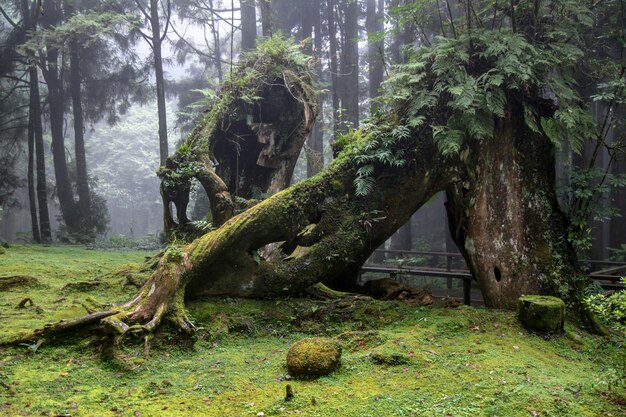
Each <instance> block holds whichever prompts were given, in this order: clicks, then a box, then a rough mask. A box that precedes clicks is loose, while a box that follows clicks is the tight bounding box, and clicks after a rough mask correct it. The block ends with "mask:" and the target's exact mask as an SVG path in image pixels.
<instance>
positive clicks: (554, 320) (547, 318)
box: [517, 295, 565, 333]
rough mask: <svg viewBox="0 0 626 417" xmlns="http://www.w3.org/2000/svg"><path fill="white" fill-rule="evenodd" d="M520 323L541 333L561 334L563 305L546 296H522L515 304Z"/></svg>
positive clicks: (563, 314)
mask: <svg viewBox="0 0 626 417" xmlns="http://www.w3.org/2000/svg"><path fill="white" fill-rule="evenodd" d="M517 314H518V318H519V320H520V322H521V323H522V324H523V325H524V326H526V327H527V328H529V329H531V330H535V331H538V332H542V333H561V332H562V331H563V325H564V323H565V303H564V302H563V300H561V299H560V298H557V297H552V296H547V295H523V296H521V297H520V298H519V300H518V304H517Z"/></svg>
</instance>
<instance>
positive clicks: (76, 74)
mask: <svg viewBox="0 0 626 417" xmlns="http://www.w3.org/2000/svg"><path fill="white" fill-rule="evenodd" d="M79 48H80V45H79V44H78V41H76V40H73V41H71V42H70V91H71V94H72V111H73V115H74V152H75V158H76V190H77V192H78V213H79V215H80V223H81V228H82V230H83V231H84V232H87V233H89V232H91V231H92V224H93V222H92V220H91V196H90V194H89V179H88V175H87V156H86V152H85V126H84V121H83V106H82V103H81V74H80V56H79Z"/></svg>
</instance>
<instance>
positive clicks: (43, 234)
mask: <svg viewBox="0 0 626 417" xmlns="http://www.w3.org/2000/svg"><path fill="white" fill-rule="evenodd" d="M29 3H30V2H29V1H27V0H22V3H21V8H22V14H23V16H24V24H25V26H26V28H27V30H29V31H31V32H32V33H34V32H35V30H36V29H37V24H38V20H39V7H40V5H41V2H40V1H35V2H33V4H32V7H31V6H29ZM31 59H32V62H30V63H29V67H28V78H29V118H28V130H29V132H28V148H29V149H28V154H29V155H28V165H29V168H28V176H29V178H28V183H29V199H30V205H31V219H32V220H35V222H36V219H37V213H36V212H35V213H33V212H32V209H33V207H34V206H36V205H38V206H39V222H38V223H37V224H35V223H33V237H34V239H35V241H37V242H49V241H51V240H52V234H51V231H50V216H49V215H48V193H47V188H46V162H45V157H44V149H43V128H42V125H41V97H40V94H39V72H38V70H37V64H36V58H35V57H34V56H33V57H31ZM33 151H34V153H35V160H36V161H35V162H33V160H32V158H33V156H32V153H33ZM33 164H36V171H37V192H36V195H37V197H36V199H37V204H36V203H35V198H34V196H33V195H32V194H33V192H34V190H31V188H33V187H34V186H33V185H32V184H33V182H34V179H33V178H32V176H33V173H32V172H33Z"/></svg>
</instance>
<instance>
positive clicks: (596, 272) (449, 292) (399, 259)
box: [360, 250, 626, 305]
mask: <svg viewBox="0 0 626 417" xmlns="http://www.w3.org/2000/svg"><path fill="white" fill-rule="evenodd" d="M374 253H375V254H378V255H383V256H384V255H386V254H391V255H393V256H394V258H392V260H393V261H394V262H395V264H379V263H373V262H368V263H366V264H364V265H363V266H362V267H361V277H360V281H364V278H365V277H363V274H385V275H389V277H390V278H392V279H396V280H402V281H405V279H404V278H403V277H405V276H409V277H410V276H414V277H432V278H445V279H446V281H445V286H433V288H432V290H433V295H434V296H435V297H446V296H447V297H451V298H462V299H463V303H464V304H466V305H472V304H474V305H475V304H481V303H482V296H481V295H480V291H478V290H477V288H476V286H475V287H474V288H472V283H475V280H474V279H473V278H472V274H471V273H470V271H469V270H468V269H467V267H466V265H465V262H464V261H463V256H462V255H461V254H460V253H454V252H429V251H404V250H376V251H375V252H374ZM374 257H375V256H374ZM443 258H445V265H446V266H445V267H437V266H424V265H411V263H416V260H419V261H420V262H419V263H420V264H423V263H424V261H426V260H427V262H426V263H427V264H430V265H437V264H439V265H443V262H442V259H443ZM371 259H372V258H370V260H371ZM582 263H583V264H584V265H585V266H587V267H588V268H589V270H591V272H590V273H589V276H590V277H591V278H592V279H593V280H594V281H596V282H597V283H598V284H600V286H602V288H604V289H605V290H619V289H623V288H624V286H623V285H622V284H621V283H620V277H622V276H626V262H612V261H597V260H586V261H582ZM366 280H367V279H365V281H366ZM454 280H460V281H461V283H462V293H461V294H459V291H458V289H456V288H455V287H454V285H453V281H454ZM407 284H408V283H407Z"/></svg>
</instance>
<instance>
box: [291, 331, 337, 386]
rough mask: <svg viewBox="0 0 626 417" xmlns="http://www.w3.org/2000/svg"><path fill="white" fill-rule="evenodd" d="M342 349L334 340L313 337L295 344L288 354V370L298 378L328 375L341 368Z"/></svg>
mask: <svg viewBox="0 0 626 417" xmlns="http://www.w3.org/2000/svg"><path fill="white" fill-rule="evenodd" d="M340 358H341V347H340V346H339V344H338V343H337V342H335V341H334V340H332V339H328V338H324V337H311V338H307V339H302V340H300V341H298V342H296V343H294V344H293V345H292V346H291V347H290V348H289V351H288V352H287V369H288V370H289V373H290V374H291V375H292V376H294V377H296V378H303V379H309V378H317V377H319V376H324V375H328V374H330V373H331V372H333V371H334V370H335V369H337V367H338V366H339V359H340Z"/></svg>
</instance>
